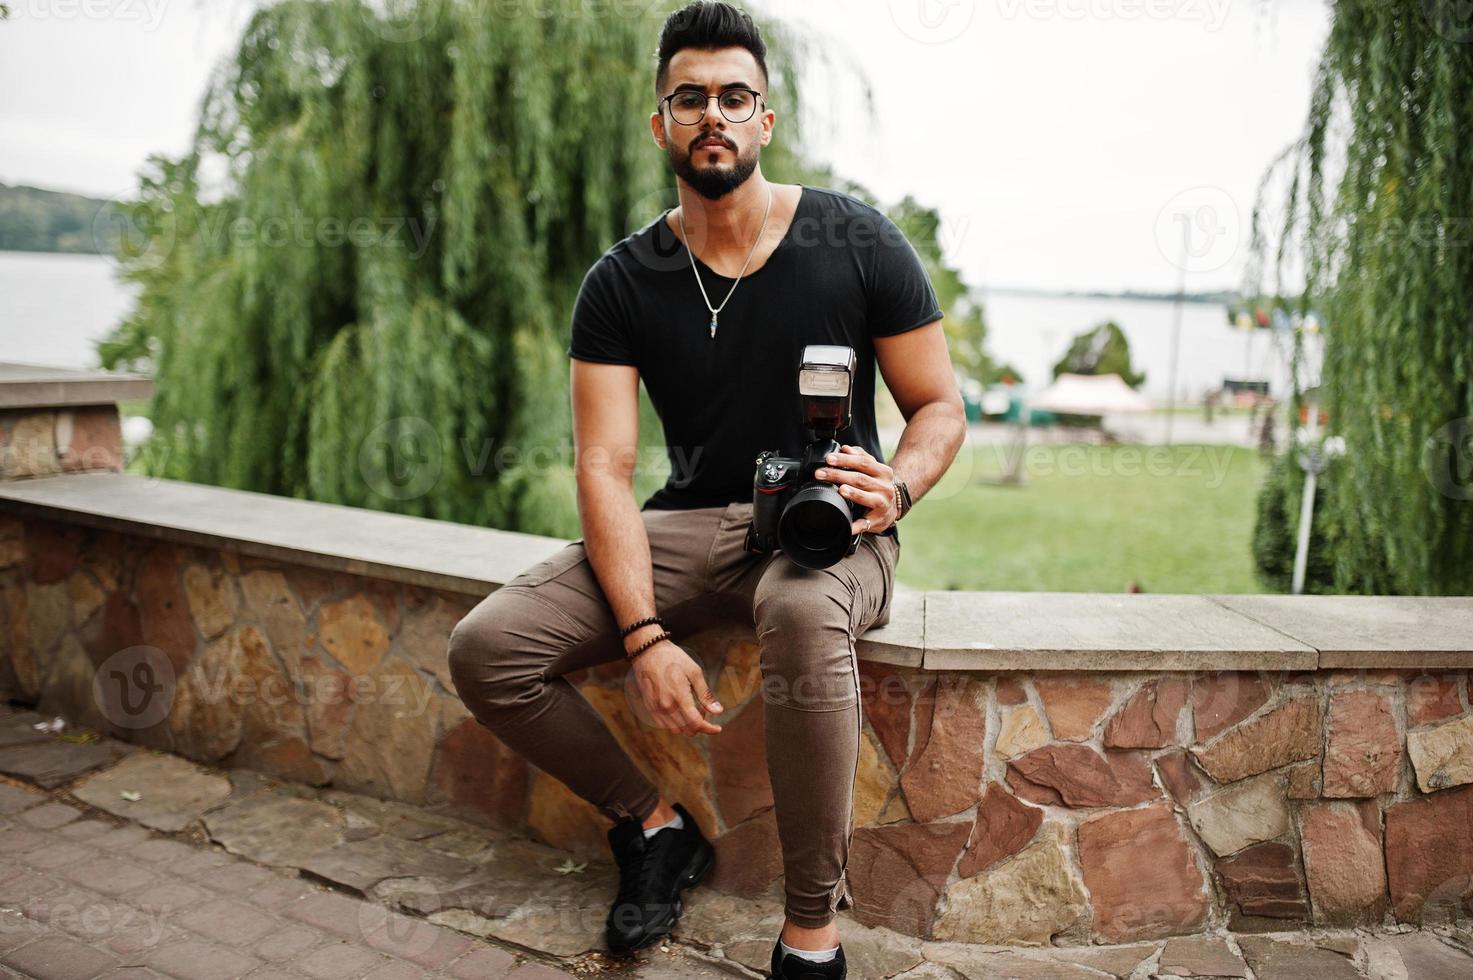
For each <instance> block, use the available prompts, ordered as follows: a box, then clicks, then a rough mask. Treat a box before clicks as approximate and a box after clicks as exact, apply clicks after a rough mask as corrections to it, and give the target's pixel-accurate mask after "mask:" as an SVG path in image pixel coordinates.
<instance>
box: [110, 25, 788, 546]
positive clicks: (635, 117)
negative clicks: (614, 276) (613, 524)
mask: <svg viewBox="0 0 1473 980" xmlns="http://www.w3.org/2000/svg"><path fill="white" fill-rule="evenodd" d="M379 6H381V5H374V4H370V3H367V2H364V0H322V2H314V0H284V2H280V3H276V4H273V5H270V6H268V7H265V8H264V9H261V10H259V11H258V12H257V13H256V14H255V15H254V16H253V18H252V20H251V21H250V23H249V25H248V27H247V28H246V30H245V32H244V35H243V37H242V39H241V41H240V45H239V49H238V51H237V52H236V54H235V56H234V57H233V59H232V60H231V62H230V63H229V64H227V65H225V66H224V67H223V68H222V69H221V70H220V71H219V72H218V73H217V74H216V76H215V78H214V79H213V81H212V84H211V86H210V89H209V91H208V93H207V95H206V98H205V100H204V103H203V108H202V113H201V119H200V123H199V126H198V130H197V133H196V136H195V140H194V145H193V147H192V149H191V151H190V152H189V153H188V154H187V155H186V156H184V157H183V158H181V159H178V160H170V159H166V158H163V157H153V158H151V160H150V165H149V169H148V172H146V173H145V174H144V175H142V178H141V186H140V189H139V194H138V200H137V201H136V202H135V203H131V204H128V205H124V206H123V208H124V213H125V215H126V217H127V219H128V227H129V230H130V234H128V235H127V236H125V241H124V242H123V244H122V252H123V267H124V272H125V275H126V276H127V277H128V278H129V279H131V280H132V281H134V282H136V283H138V284H139V285H140V286H141V287H142V288H141V298H140V300H139V303H138V306H137V307H136V309H135V311H134V312H133V314H132V315H131V316H130V317H129V318H128V319H127V321H126V322H124V323H123V324H122V325H121V326H120V327H119V329H118V330H117V331H116V332H115V333H114V334H113V336H112V337H110V338H109V339H108V340H107V341H106V342H105V343H104V344H102V345H100V348H99V351H100V353H101V355H102V358H103V363H104V364H105V365H107V366H108V367H119V366H132V367H139V368H143V369H147V370H151V371H152V373H153V374H154V376H155V378H156V390H157V393H156V395H155V397H154V400H153V402H152V404H151V405H150V410H149V414H150V415H151V417H152V419H153V422H154V426H155V437H154V440H153V443H152V444H151V445H150V447H149V450H148V456H147V460H146V462H145V463H144V469H145V470H146V471H147V472H149V473H151V474H154V475H161V476H167V477H172V478H176V479H184V480H191V481H196V482H204V483H211V484H217V485H224V486H233V487H241V488H245V489H251V490H258V491H264V492H270V493H278V494H284V495H289V496H299V497H307V498H311V499H316V500H324V501H331V502H337V503H344V504H352V505H357V506H366V507H373V508H378V509H384V510H394V511H400V512H403V513H410V514H417V515H421V516H426V517H437V518H445V519H452V520H458V521H464V522H469V523H477V524H489V525H494V526H499V527H507V528H517V529H520V530H524V531H530V532H537V533H551V534H563V535H569V536H571V535H573V534H576V533H577V513H576V506H575V503H574V499H575V498H574V492H573V480H572V476H571V473H572V468H571V464H572V450H571V439H570V434H569V433H570V422H569V411H568V387H567V373H568V369H567V361H566V358H565V357H564V356H563V349H564V348H565V346H566V343H567V329H568V328H567V322H568V316H569V314H570V312H571V304H572V300H573V298H574V297H575V296H576V292H577V287H578V283H579V282H580V281H581V278H582V275H583V273H584V272H585V271H586V270H587V268H588V266H589V265H590V264H591V263H592V262H593V261H594V260H595V259H596V258H597V257H598V256H599V254H600V253H601V252H602V251H603V250H604V249H605V248H606V247H608V245H609V244H611V243H612V242H614V241H617V240H618V239H619V238H622V237H623V236H624V235H626V234H627V233H628V232H629V231H631V230H632V229H633V228H635V227H638V225H639V224H641V223H643V222H644V221H647V220H649V219H650V218H651V217H653V216H654V215H656V214H658V213H659V211H660V210H661V209H662V208H664V207H668V206H670V204H672V203H673V198H674V189H673V180H672V179H671V177H670V175H669V170H668V166H667V165H666V164H665V161H664V160H663V158H662V157H661V156H660V151H659V150H658V148H656V147H655V146H654V145H653V143H652V141H651V139H650V134H649V128H648V122H647V119H648V114H649V112H650V110H651V108H652V106H653V102H654V99H653V91H652V80H653V74H654V67H655V66H654V59H653V57H652V55H651V51H652V45H653V39H654V38H655V37H657V36H658V30H659V26H660V24H661V23H662V22H663V19H664V16H665V14H666V12H667V11H663V10H658V9H652V10H647V11H644V12H640V11H637V10H634V11H631V10H629V9H624V8H618V7H615V8H605V7H601V6H597V5H595V6H592V7H590V6H589V5H586V4H579V3H577V2H576V0H554V2H547V3H541V4H536V5H532V6H527V7H522V6H517V7H515V8H514V9H508V8H505V7H504V6H499V7H497V8H495V9H494V10H492V9H489V8H488V5H487V4H486V3H484V2H470V0H421V2H419V3H417V4H412V5H403V4H391V5H389V8H390V10H392V11H396V12H397V13H396V14H395V15H392V16H391V15H385V14H383V13H380V12H377V11H378V8H379ZM670 6H671V8H672V9H673V8H674V7H675V6H677V4H674V3H672V4H670ZM768 34H769V38H770V46H771V47H772V49H773V53H772V55H771V57H770V58H769V68H770V69H771V75H772V86H771V87H772V89H773V97H772V101H773V102H774V103H775V104H778V105H783V106H785V107H793V108H795V109H796V107H797V106H798V104H799V103H798V99H797V93H796V91H794V71H793V68H792V63H791V62H790V61H789V59H788V58H786V57H785V56H784V54H783V51H784V45H783V39H782V35H781V32H780V31H779V30H776V29H773V30H769V31H768ZM794 116H795V118H796V112H795V113H794ZM790 125H791V124H790ZM794 135H796V134H794ZM793 159H794V154H793V151H791V150H790V149H788V148H786V147H784V146H774V147H770V148H769V149H768V150H767V151H766V152H765V153H764V166H765V167H768V168H770V169H773V170H776V171H779V172H781V171H782V170H783V169H785V168H787V169H791V168H792V161H793ZM207 174H211V175H213V174H223V180H218V181H217V183H218V185H219V188H220V189H219V190H211V191H207V190H206V187H205V185H206V175H207ZM215 186H216V185H215V184H212V185H211V187H212V188H214V187H215ZM646 412H647V415H646V422H648V405H647V403H646ZM659 441H660V440H659V435H658V430H655V433H654V442H655V444H658V443H659ZM644 479H645V480H646V482H658V477H657V476H654V475H652V476H650V477H645V478H644Z"/></svg>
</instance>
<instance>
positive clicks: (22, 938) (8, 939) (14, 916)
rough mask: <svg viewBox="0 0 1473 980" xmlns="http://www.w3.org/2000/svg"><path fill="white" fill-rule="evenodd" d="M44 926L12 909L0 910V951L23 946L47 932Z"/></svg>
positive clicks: (3, 951)
mask: <svg viewBox="0 0 1473 980" xmlns="http://www.w3.org/2000/svg"><path fill="white" fill-rule="evenodd" d="M47 931H48V930H47V929H46V926H45V925H43V924H42V923H40V922H36V921H35V920H33V919H28V918H26V917H25V916H23V915H21V914H20V913H19V912H16V911H15V910H13V909H3V910H0V953H5V952H8V951H10V950H12V949H15V948H16V947H17V946H24V945H25V944H26V943H28V942H30V941H32V940H33V939H35V938H37V937H38V936H44V935H46V934H47Z"/></svg>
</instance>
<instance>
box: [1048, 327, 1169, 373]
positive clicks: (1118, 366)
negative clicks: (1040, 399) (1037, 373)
mask: <svg viewBox="0 0 1473 980" xmlns="http://www.w3.org/2000/svg"><path fill="white" fill-rule="evenodd" d="M1061 374H1118V375H1120V378H1121V380H1123V381H1124V382H1125V383H1126V384H1128V385H1130V386H1131V387H1132V388H1138V387H1140V385H1142V384H1144V383H1145V380H1146V375H1145V372H1141V373H1136V372H1135V371H1133V370H1132V369H1131V367H1130V341H1128V340H1126V339H1125V331H1123V330H1121V329H1120V324H1118V323H1116V322H1115V321H1114V320H1109V321H1106V322H1105V323H1102V324H1100V325H1099V326H1097V327H1095V328H1094V329H1092V330H1086V331H1085V332H1084V333H1082V334H1080V335H1079V336H1077V337H1075V338H1074V342H1073V343H1072V344H1070V345H1069V350H1068V351H1067V352H1066V353H1065V354H1064V356H1063V357H1062V358H1061V359H1060V360H1059V363H1057V364H1055V365H1054V377H1055V378H1057V377H1058V376H1059V375H1061Z"/></svg>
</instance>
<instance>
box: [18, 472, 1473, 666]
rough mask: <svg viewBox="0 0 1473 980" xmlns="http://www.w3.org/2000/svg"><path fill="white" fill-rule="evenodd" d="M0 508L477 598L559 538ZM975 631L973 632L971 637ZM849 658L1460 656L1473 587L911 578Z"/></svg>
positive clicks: (371, 520)
mask: <svg viewBox="0 0 1473 980" xmlns="http://www.w3.org/2000/svg"><path fill="white" fill-rule="evenodd" d="M0 513H9V514H13V515H15V516H18V517H35V518H42V519H49V520H56V521H63V522H67V523H72V524H79V525H84V526H88V527H95V528H100V529H105V530H113V531H119V532H123V533H127V534H134V535H139V536H142V537H148V538H153V539H158V540H167V541H172V542H176V543H182V544H188V545H196V546H204V547H210V548H218V549H228V550H233V551H238V552H240V553H241V554H246V555H252V556H256V557H261V558H267V559H272V560H276V561H282V562H289V563H295V564H299V565H305V566H309V567H314V568H321V569H327V570H331V571H342V572H347V573H350V574H354V575H363V576H369V577H372V578H379V579H384V580H387V581H393V582H401V583H406V584H410V585H419V586H425V587H428V588H437V589H444V590H446V591H450V592H457V593H461V594H464V595H470V596H475V597H480V596H484V595H486V594H487V593H489V592H491V591H494V590H495V589H497V588H500V586H501V585H503V584H504V583H506V582H507V581H510V580H511V579H512V578H514V577H515V576H516V575H517V574H519V573H520V572H522V571H523V570H525V569H526V568H528V567H530V566H531V565H534V564H536V563H537V562H539V561H541V560H543V559H544V558H546V557H548V556H549V555H551V554H553V553H555V552H556V551H558V550H560V549H561V548H563V547H564V546H565V545H566V544H568V542H567V540H565V539H561V538H549V537H543V536H541V535H533V534H522V533H518V532H512V531H498V530H493V529H490V528H482V527H475V526H472V525H467V524H456V523H453V522H450V521H440V520H432V519H428V518H422V517H410V516H405V515H400V514H389V513H384V512H381V511H373V510H366V509H363V508H359V507H346V506H341V505H338V504H325V503H319V502H316V501H309V500H299V499H294V498H289V497H279V496H276V495H273V494H264V493H255V492H252V491H246V490H231V489H226V488H222V487H215V486H208V485H205V484H198V483H187V482H184V481H179V480H160V479H153V478H149V477H141V476H135V475H130V474H121V473H107V472H94V473H74V474H66V475H61V476H52V477H41V478H35V479H29V480H22V481H15V482H10V483H0ZM980 637H985V639H981V638H980ZM858 649H859V654H860V656H861V658H863V659H865V660H868V661H875V662H881V663H889V664H895V665H899V666H904V667H923V668H925V669H928V670H940V671H999V670H1019V671H1038V670H1061V671H1122V670H1127V671H1137V670H1140V671H1162V670H1187V671H1192V670H1317V669H1343V668H1357V667H1369V668H1387V667H1461V666H1473V597H1419V596H1286V595H1213V596H1194V595H1170V594H1159V595H1158V594H1118V595H1117V594H1108V593H1069V592H1054V593H1049V592H946V591H934V592H919V591H916V590H913V589H907V588H905V587H904V586H900V587H897V590H896V595H895V599H894V600H893V604H892V612H891V618H890V621H889V623H887V624H886V625H885V626H883V627H877V628H874V629H871V630H869V631H868V632H867V633H865V634H864V636H863V637H862V638H861V639H860V641H859V644H858Z"/></svg>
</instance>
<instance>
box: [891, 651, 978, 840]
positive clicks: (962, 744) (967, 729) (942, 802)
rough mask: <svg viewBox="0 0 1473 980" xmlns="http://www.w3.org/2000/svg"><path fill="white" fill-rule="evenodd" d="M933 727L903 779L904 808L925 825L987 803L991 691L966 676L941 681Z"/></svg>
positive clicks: (920, 740)
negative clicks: (984, 800) (985, 776)
mask: <svg viewBox="0 0 1473 980" xmlns="http://www.w3.org/2000/svg"><path fill="white" fill-rule="evenodd" d="M937 681H938V685H937V687H936V689H935V690H936V694H935V704H934V708H933V710H932V713H931V724H930V727H929V730H928V731H927V732H926V735H925V738H924V740H922V739H921V736H920V735H919V734H918V735H917V739H916V746H917V747H916V754H915V758H914V760H913V761H912V762H911V764H910V767H909V768H908V769H906V771H905V772H904V773H902V774H901V777H900V785H901V788H902V789H903V790H904V791H905V802H906V805H907V806H908V807H909V808H910V812H911V815H912V816H913V817H914V818H915V819H916V820H917V821H919V822H921V823H927V822H930V821H932V820H936V819H938V818H940V817H945V816H949V815H951V814H953V813H960V812H961V811H962V810H965V809H967V808H968V807H970V806H972V805H974V804H975V803H976V802H977V801H978V800H979V799H981V797H982V769H983V765H984V763H985V761H986V749H985V743H986V737H987V702H986V697H987V690H986V688H985V687H984V685H983V683H982V682H981V681H980V680H978V679H976V678H974V677H966V676H944V677H940V678H937Z"/></svg>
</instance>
